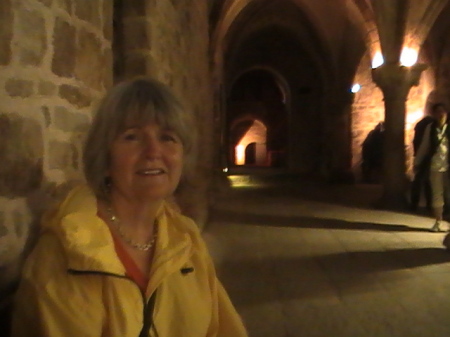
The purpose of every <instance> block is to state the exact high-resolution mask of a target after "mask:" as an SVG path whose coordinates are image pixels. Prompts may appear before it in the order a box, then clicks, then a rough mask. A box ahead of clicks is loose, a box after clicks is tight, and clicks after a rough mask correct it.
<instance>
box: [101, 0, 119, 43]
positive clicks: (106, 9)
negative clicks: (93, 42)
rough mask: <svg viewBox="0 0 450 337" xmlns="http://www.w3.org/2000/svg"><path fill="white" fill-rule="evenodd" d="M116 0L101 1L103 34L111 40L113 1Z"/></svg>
mask: <svg viewBox="0 0 450 337" xmlns="http://www.w3.org/2000/svg"><path fill="white" fill-rule="evenodd" d="M115 2H116V1H114V2H113V1H103V35H104V36H105V39H107V40H109V41H111V40H112V38H113V16H114V3H115Z"/></svg>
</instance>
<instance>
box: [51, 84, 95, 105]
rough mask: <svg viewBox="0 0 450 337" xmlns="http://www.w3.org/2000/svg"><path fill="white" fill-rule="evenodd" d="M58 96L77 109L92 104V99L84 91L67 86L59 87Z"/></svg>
mask: <svg viewBox="0 0 450 337" xmlns="http://www.w3.org/2000/svg"><path fill="white" fill-rule="evenodd" d="M59 96H60V97H61V98H63V99H65V100H66V101H68V102H69V103H70V104H72V105H74V106H76V107H77V108H85V107H87V106H89V105H90V104H91V102H92V99H91V97H90V96H89V94H88V93H87V92H86V90H83V89H81V88H78V87H74V86H72V85H69V84H62V85H60V86H59Z"/></svg>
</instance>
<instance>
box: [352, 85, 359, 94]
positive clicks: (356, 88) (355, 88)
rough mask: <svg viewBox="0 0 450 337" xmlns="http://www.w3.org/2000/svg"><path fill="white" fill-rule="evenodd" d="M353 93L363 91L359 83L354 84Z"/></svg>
mask: <svg viewBox="0 0 450 337" xmlns="http://www.w3.org/2000/svg"><path fill="white" fill-rule="evenodd" d="M351 90H352V93H357V92H358V91H360V90H361V85H359V84H358V83H356V84H354V85H353V87H352V89H351Z"/></svg>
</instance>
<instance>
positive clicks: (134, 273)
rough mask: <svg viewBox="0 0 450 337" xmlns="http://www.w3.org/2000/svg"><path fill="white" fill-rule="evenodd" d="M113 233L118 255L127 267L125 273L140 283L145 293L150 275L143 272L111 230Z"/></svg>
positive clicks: (140, 287)
mask: <svg viewBox="0 0 450 337" xmlns="http://www.w3.org/2000/svg"><path fill="white" fill-rule="evenodd" d="M111 234H112V237H113V240H114V247H115V249H116V253H117V256H118V257H119V259H120V261H121V262H122V264H123V266H124V267H125V274H126V275H127V276H128V277H129V278H131V279H132V280H133V281H134V282H135V283H136V284H137V285H138V287H139V289H140V290H141V292H142V293H143V294H145V290H146V289H147V284H148V281H149V279H148V276H146V275H144V273H142V271H141V270H140V269H139V268H138V266H137V265H136V263H135V262H134V261H133V259H132V258H131V256H130V254H128V252H127V251H126V250H125V247H124V246H123V244H122V242H120V240H119V239H118V238H117V237H116V236H115V235H114V233H112V232H111Z"/></svg>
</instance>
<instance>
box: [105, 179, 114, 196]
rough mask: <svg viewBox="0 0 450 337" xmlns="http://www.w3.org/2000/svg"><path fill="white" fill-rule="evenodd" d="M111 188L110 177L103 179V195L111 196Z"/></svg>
mask: <svg viewBox="0 0 450 337" xmlns="http://www.w3.org/2000/svg"><path fill="white" fill-rule="evenodd" d="M111 187H112V179H111V177H109V176H108V177H105V180H104V181H103V190H104V192H105V195H109V194H111Z"/></svg>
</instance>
